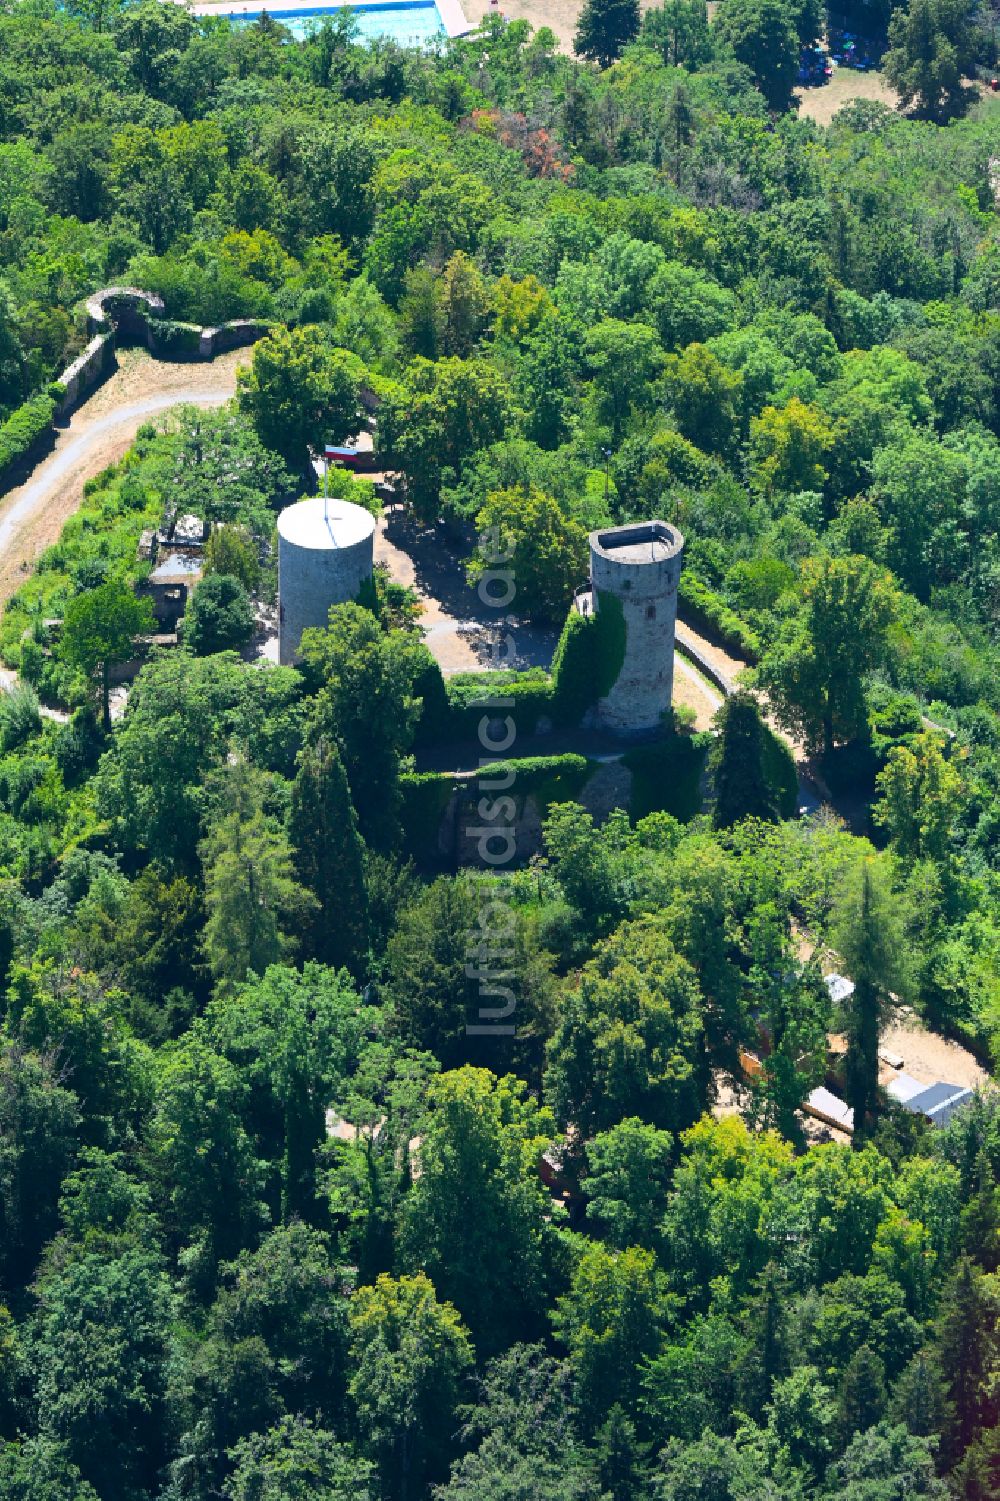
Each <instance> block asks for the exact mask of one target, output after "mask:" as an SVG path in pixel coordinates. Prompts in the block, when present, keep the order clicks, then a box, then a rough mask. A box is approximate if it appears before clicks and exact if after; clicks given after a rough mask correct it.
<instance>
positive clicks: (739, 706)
mask: <svg viewBox="0 0 1000 1501" xmlns="http://www.w3.org/2000/svg"><path fill="white" fill-rule="evenodd" d="M715 724H716V727H717V728H718V731H719V743H718V745H717V747H716V751H715V756H714V770H715V810H714V815H713V816H714V820H715V827H716V828H717V829H728V828H729V827H730V825H731V824H734V823H738V822H739V820H740V819H741V818H764V819H767V820H768V822H773V821H775V820H776V819H777V816H778V804H777V797H776V796H775V792H774V789H773V788H772V787H771V786H769V784H768V780H767V776H766V773H765V770H764V735H765V730H764V725H763V723H762V721H761V717H760V708H759V707H758V704H757V700H756V699H755V698H753V697H752V695H751V694H749V693H747V692H745V691H740V692H739V693H734V694H733V695H732V697H731V698H727V699H726V701H725V703H724V704H723V705H722V708H721V709H720V710H719V712H718V714H717V715H716V717H715Z"/></svg>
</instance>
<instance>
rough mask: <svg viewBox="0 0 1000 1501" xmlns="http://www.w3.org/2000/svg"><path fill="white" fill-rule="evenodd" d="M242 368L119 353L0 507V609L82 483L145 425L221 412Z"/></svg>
mask: <svg viewBox="0 0 1000 1501" xmlns="http://www.w3.org/2000/svg"><path fill="white" fill-rule="evenodd" d="M246 361H247V351H246V350H245V349H239V350H233V351H232V352H231V353H229V354H224V355H220V356H219V358H218V359H216V360H213V361H212V362H211V363H210V364H209V363H206V364H203V365H202V364H173V363H170V362H168V361H164V360H154V359H153V358H152V357H151V356H150V355H148V354H147V353H146V352H145V351H144V350H138V349H129V350H123V351H122V353H121V354H120V355H119V365H118V369H117V370H116V371H115V372H114V374H113V375H111V376H110V377H109V379H108V380H106V381H105V382H104V384H103V385H102V386H101V387H100V388H99V389H98V390H97V391H95V393H94V394H93V396H91V397H90V398H89V400H88V401H86V402H84V403H83V405H82V406H80V407H78V408H77V410H76V411H75V412H74V413H73V415H72V417H71V418H70V420H69V423H68V424H67V426H66V427H65V428H63V429H61V430H60V432H59V435H58V437H57V438H56V443H55V448H54V449H53V450H52V452H51V453H50V454H49V456H48V458H46V459H44V460H43V461H42V463H40V464H39V465H38V466H37V467H36V468H35V470H34V471H33V472H32V474H31V476H30V477H29V479H28V480H26V481H25V483H24V484H23V485H19V486H18V487H17V489H15V490H10V491H8V493H7V494H6V495H4V496H3V497H2V499H0V604H4V603H5V602H6V601H7V600H8V599H9V598H10V596H11V595H12V594H13V593H14V591H15V590H16V589H17V588H18V586H19V584H20V583H21V582H22V580H23V578H24V575H25V574H26V573H27V572H28V571H29V570H30V569H31V567H32V566H33V564H34V563H35V561H36V560H37V558H38V557H39V555H40V554H41V553H42V552H44V550H45V548H46V547H48V546H50V545H51V544H52V543H53V542H55V541H56V540H57V539H58V537H59V533H60V532H61V531H62V528H63V525H64V524H65V522H66V521H67V519H68V518H69V517H70V516H71V515H72V514H73V512H74V511H75V510H76V509H77V507H78V506H79V504H80V501H81V500H82V498H83V487H84V484H85V483H86V481H87V480H88V479H92V478H93V476H94V475H95V474H100V472H101V470H102V469H106V468H107V466H108V465H109V464H113V463H115V462H116V461H117V460H118V459H120V458H121V457H122V455H123V454H124V453H125V452H126V450H127V449H128V448H129V447H130V445H131V444H132V442H133V440H134V438H135V435H136V433H137V431H138V430H139V428H140V426H141V425H142V423H143V422H145V421H146V420H147V418H149V417H152V416H156V415H157V414H158V413H161V412H165V411H167V410H169V408H170V407H174V406H178V405H180V404H182V403H187V402H190V403H193V404H194V405H195V406H202V407H208V406H220V405H221V404H222V402H224V401H227V400H228V399H229V397H231V396H232V395H233V393H234V391H235V389H236V370H237V367H238V366H239V365H241V364H246Z"/></svg>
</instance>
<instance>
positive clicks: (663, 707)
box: [584, 521, 684, 735]
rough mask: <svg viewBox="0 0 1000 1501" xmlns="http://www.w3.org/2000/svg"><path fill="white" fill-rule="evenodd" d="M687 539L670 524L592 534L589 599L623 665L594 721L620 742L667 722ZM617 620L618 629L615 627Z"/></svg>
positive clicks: (643, 523)
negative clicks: (678, 605) (625, 736)
mask: <svg viewBox="0 0 1000 1501" xmlns="http://www.w3.org/2000/svg"><path fill="white" fill-rule="evenodd" d="M683 557H684V538H683V537H682V536H681V534H680V532H679V531H678V530H677V528H676V527H675V526H670V525H669V524H668V523H667V522H666V521H639V522H634V523H632V524H631V525H629V526H615V527H608V528H605V529H604V530H602V531H598V532H591V534H590V595H589V600H586V601H585V603H584V608H585V609H586V608H588V607H589V609H591V610H593V612H594V613H595V614H596V615H597V616H598V617H603V618H602V619H601V626H602V630H601V635H602V637H603V638H604V639H605V642H606V643H607V644H606V647H605V650H607V649H608V646H610V645H611V643H612V642H613V643H614V652H615V658H616V662H617V663H618V664H620V665H618V673H617V677H616V678H615V679H614V682H613V684H612V686H611V687H610V688H609V689H608V690H607V692H605V693H604V694H603V696H602V697H601V698H599V699H598V701H597V703H596V705H595V706H594V708H593V710H592V711H591V713H590V715H589V720H590V722H591V723H592V724H594V725H597V726H600V727H601V728H604V729H609V730H615V731H616V732H618V733H619V734H623V735H640V734H648V733H649V732H650V731H652V730H656V729H658V728H659V727H660V725H661V724H662V723H663V718H664V715H665V714H666V712H667V710H668V709H669V708H670V701H671V696H672V694H673V687H674V629H675V626H676V623H677V586H678V584H679V582H680V577H681V565H682V562H683ZM611 616H613V617H614V628H612V620H611V619H610V618H609V617H611Z"/></svg>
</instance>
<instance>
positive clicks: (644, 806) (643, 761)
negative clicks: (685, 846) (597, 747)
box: [622, 733, 714, 822]
mask: <svg viewBox="0 0 1000 1501" xmlns="http://www.w3.org/2000/svg"><path fill="white" fill-rule="evenodd" d="M713 738H714V737H713V736H712V735H710V734H707V733H703V734H700V735H671V736H669V737H668V738H667V739H666V740H660V741H657V742H656V744H654V745H639V746H636V748H635V749H634V750H631V751H629V752H628V753H627V754H626V755H625V756H624V757H623V758H622V759H623V761H624V763H625V765H626V766H627V767H628V769H629V771H630V772H631V773H632V796H631V799H630V809H629V811H630V813H631V815H632V818H633V819H634V820H636V821H638V820H639V819H640V818H645V817H646V816H647V815H648V814H650V813H672V814H673V815H674V817H675V818H679V819H681V821H682V822H686V821H687V820H688V819H689V818H693V817H694V816H695V814H696V813H700V812H701V805H702V794H701V778H702V773H703V771H704V769H705V760H706V757H707V756H708V752H709V748H710V746H711V744H712V741H713Z"/></svg>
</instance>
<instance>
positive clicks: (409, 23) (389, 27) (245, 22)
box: [226, 0, 445, 47]
mask: <svg viewBox="0 0 1000 1501" xmlns="http://www.w3.org/2000/svg"><path fill="white" fill-rule="evenodd" d="M262 8H263V9H266V8H267V7H266V4H265V5H264V6H263V7H262V6H261V3H260V0H253V3H251V4H248V5H247V6H245V7H241V8H240V9H239V10H233V11H229V12H228V13H227V15H226V19H227V20H229V21H231V22H232V24H233V25H234V26H252V25H253V24H254V22H255V21H256V20H257V19H258V17H259V15H260V12H261V9H262ZM342 8H343V7H341V6H334V5H303V7H302V8H301V10H298V9H296V10H273V11H270V12H269V14H270V15H271V16H272V17H273V18H274V20H275V21H278V22H280V24H281V25H282V26H286V27H287V28H288V30H289V31H290V32H291V33H292V35H293V36H294V37H298V39H299V41H302V40H303V38H305V37H307V36H308V35H309V33H310V32H311V31H313V30H315V28H316V27H317V26H319V25H321V24H322V21H323V18H324V17H325V16H332V15H336V14H337V11H338V10H341V9H342ZM353 11H354V22H355V26H356V29H357V36H358V40H359V41H362V42H370V41H372V40H374V38H376V37H391V39H392V40H393V41H394V42H398V43H399V44H400V46H401V47H419V46H423V45H425V44H426V43H428V42H433V41H436V40H437V39H438V38H439V37H443V36H444V35H445V29H444V26H443V24H442V22H441V16H440V14H439V12H438V8H437V6H436V5H435V3H434V0H391V3H387V4H375V5H356V6H354V7H353Z"/></svg>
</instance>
